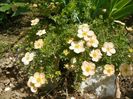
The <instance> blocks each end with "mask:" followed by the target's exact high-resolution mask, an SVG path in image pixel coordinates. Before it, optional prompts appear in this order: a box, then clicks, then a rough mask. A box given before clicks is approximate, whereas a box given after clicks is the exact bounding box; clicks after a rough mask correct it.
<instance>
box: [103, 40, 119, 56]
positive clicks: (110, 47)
mask: <svg viewBox="0 0 133 99" xmlns="http://www.w3.org/2000/svg"><path fill="white" fill-rule="evenodd" d="M102 51H103V52H105V53H107V56H111V55H112V54H115V53H116V50H115V49H114V44H113V43H112V42H105V43H104V44H103V47H102Z"/></svg>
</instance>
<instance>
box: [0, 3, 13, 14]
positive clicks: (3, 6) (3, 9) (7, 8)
mask: <svg viewBox="0 0 133 99" xmlns="http://www.w3.org/2000/svg"><path fill="white" fill-rule="evenodd" d="M10 9H11V4H4V5H2V6H1V7H0V12H6V11H8V10H10Z"/></svg>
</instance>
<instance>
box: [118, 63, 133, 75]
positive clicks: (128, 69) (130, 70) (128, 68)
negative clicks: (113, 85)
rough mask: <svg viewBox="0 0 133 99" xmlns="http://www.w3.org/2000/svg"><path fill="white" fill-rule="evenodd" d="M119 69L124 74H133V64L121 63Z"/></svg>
mask: <svg viewBox="0 0 133 99" xmlns="http://www.w3.org/2000/svg"><path fill="white" fill-rule="evenodd" d="M119 70H120V73H121V75H122V76H133V64H130V65H128V64H121V66H120V68H119Z"/></svg>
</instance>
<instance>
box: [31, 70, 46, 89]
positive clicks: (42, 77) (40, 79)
mask: <svg viewBox="0 0 133 99" xmlns="http://www.w3.org/2000/svg"><path fill="white" fill-rule="evenodd" d="M34 78H35V79H36V82H35V83H34V84H35V87H41V85H43V84H44V83H45V82H46V79H45V75H44V73H38V72H36V73H35V74H34Z"/></svg>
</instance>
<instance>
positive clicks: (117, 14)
mask: <svg viewBox="0 0 133 99" xmlns="http://www.w3.org/2000/svg"><path fill="white" fill-rule="evenodd" d="M92 3H93V5H94V14H93V17H96V16H97V15H99V14H103V15H104V17H105V18H111V19H120V18H123V17H125V16H128V15H131V14H133V10H132V9H133V1H132V0H92ZM104 10H105V11H104Z"/></svg>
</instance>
